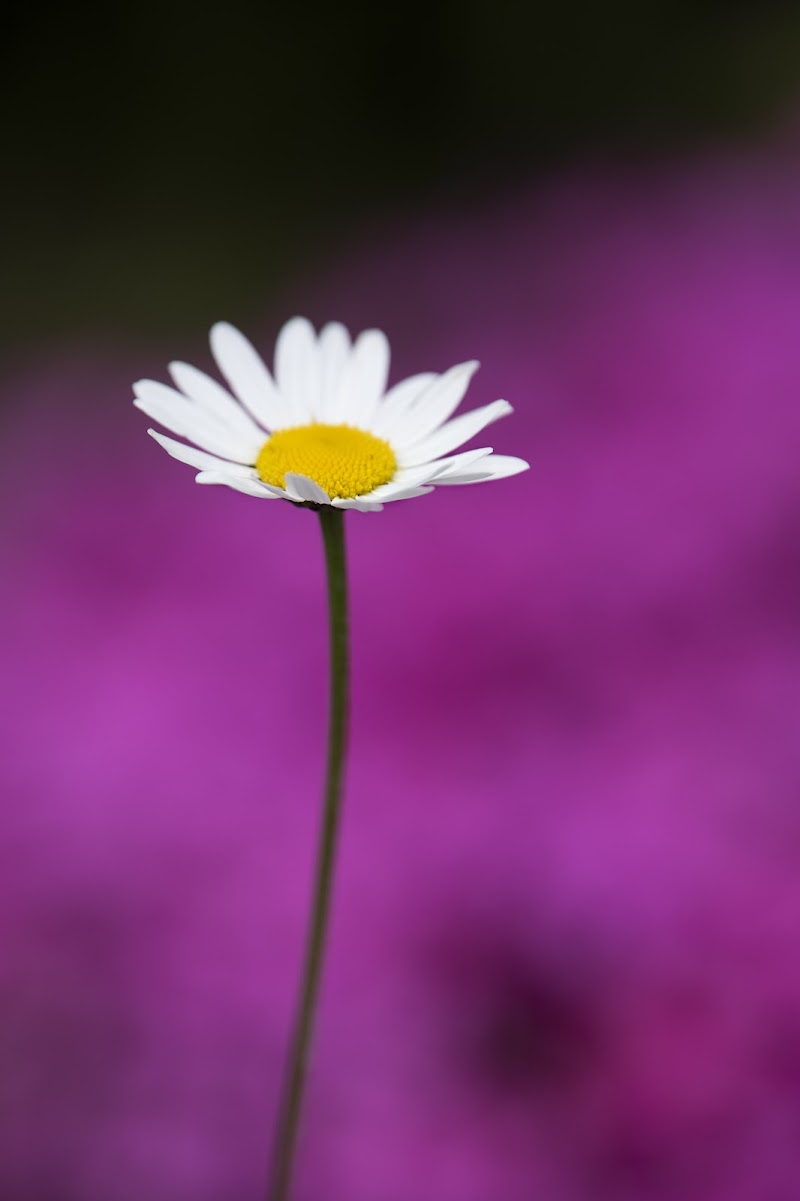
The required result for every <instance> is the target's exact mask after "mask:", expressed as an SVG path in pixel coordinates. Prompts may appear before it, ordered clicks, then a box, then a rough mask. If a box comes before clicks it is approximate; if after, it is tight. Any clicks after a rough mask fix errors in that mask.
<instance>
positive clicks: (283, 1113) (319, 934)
mask: <svg viewBox="0 0 800 1201" xmlns="http://www.w3.org/2000/svg"><path fill="white" fill-rule="evenodd" d="M319 517H320V523H321V526H322V539H323V543H324V546H325V567H326V571H327V578H328V613H329V624H330V712H329V724H328V762H327V769H326V779H325V797H324V803H323V813H322V826H321V829H320V834H319V846H318V851H317V867H316V878H315V883H314V895H313V901H312V906H311V920H310V925H309V930H308V938H307V942H306V949H305V956H304V962H303V975H302V982H301V985H300V995H299V998H298V1002H297V1010H296V1012H295V1018H294V1027H293V1032H292V1041H291V1045H290V1049H289V1057H288V1060H287V1066H286V1076H285V1079H284V1082H283V1088H282V1092H281V1099H280V1107H279V1110H278V1121H277V1125H276V1131H275V1143H274V1150H273V1157H272V1165H271V1171H270V1182H269V1188H268V1190H267V1201H287V1199H288V1197H289V1188H290V1183H291V1175H292V1164H293V1161H294V1151H295V1145H296V1142H297V1132H298V1127H299V1122H300V1110H301V1106H302V1101H303V1087H304V1084H305V1077H306V1071H307V1067H308V1059H309V1050H310V1047H311V1040H312V1037H313V1033H314V1020H315V1016H316V1010H317V1002H318V998H319V984H320V974H321V968H322V959H323V955H324V951H325V941H326V937H327V931H328V922H329V918H330V909H331V886H332V883H333V870H334V862H335V857H336V845H337V836H338V830H339V815H340V798H341V791H342V775H343V768H344V759H345V750H346V742H347V709H348V676H349V651H348V619H347V570H346V563H345V548H344V513H343V512H342V511H341V510H340V509H334V508H332V507H330V506H327V505H326V506H325V507H323V508H320V510H319Z"/></svg>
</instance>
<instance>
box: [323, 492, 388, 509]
mask: <svg viewBox="0 0 800 1201" xmlns="http://www.w3.org/2000/svg"><path fill="white" fill-rule="evenodd" d="M331 504H332V505H333V507H334V508H335V509H357V510H358V512H359V513H380V511H381V509H382V508H383V505H382V504H379V503H378V502H377V501H369V500H363V499H362V498H361V497H360V496H347V497H341V496H337V497H334V499H333V500H332V501H331Z"/></svg>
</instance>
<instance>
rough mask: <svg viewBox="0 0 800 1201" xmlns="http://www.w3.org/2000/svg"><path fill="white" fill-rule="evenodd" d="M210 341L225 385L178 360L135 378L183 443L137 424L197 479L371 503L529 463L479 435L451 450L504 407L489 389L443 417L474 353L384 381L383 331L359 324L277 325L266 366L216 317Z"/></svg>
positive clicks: (355, 504) (331, 501) (146, 406)
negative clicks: (477, 404) (163, 377)
mask: <svg viewBox="0 0 800 1201" xmlns="http://www.w3.org/2000/svg"><path fill="white" fill-rule="evenodd" d="M211 350H212V352H213V354H214V358H215V360H216V362H217V366H218V367H219V370H220V372H221V373H222V375H223V376H224V378H225V380H226V381H227V383H228V386H229V389H230V391H228V390H227V389H226V388H224V387H222V385H221V384H219V383H217V381H216V380H214V379H212V378H211V377H210V376H208V375H206V374H205V373H204V372H202V371H199V370H198V369H197V368H196V367H192V366H190V365H189V364H188V363H170V365H169V372H170V375H171V376H172V380H173V382H174V384H175V387H169V386H168V385H167V384H162V383H157V382H156V381H155V380H140V381H139V383H137V384H135V385H134V392H135V394H136V400H135V402H134V403H135V404H136V406H137V407H138V408H140V409H142V410H143V411H144V412H145V413H147V415H148V416H149V417H151V418H152V419H153V420H154V421H157V422H158V423H159V424H160V425H163V426H165V427H166V428H167V429H169V430H171V431H172V432H173V433H174V434H178V435H179V436H180V437H182V438H186V439H187V440H188V441H189V442H190V443H192V444H193V445H186V443H185V442H178V441H176V440H175V439H174V438H168V437H166V436H165V435H164V434H160V433H158V432H157V431H156V430H152V429H151V430H148V433H149V434H151V435H152V436H153V437H154V438H155V440H156V441H157V442H159V443H160V444H161V446H163V447H164V449H165V450H166V451H167V453H168V454H170V455H172V456H173V458H176V459H179V460H180V461H181V462H182V463H188V464H189V465H190V466H191V467H196V468H197V469H198V471H199V474H198V475H197V477H196V479H197V482H198V483H199V484H224V485H226V486H227V487H228V488H233V489H235V490H236V491H237V492H244V493H247V494H248V495H249V496H259V497H263V498H264V499H265V500H271V499H276V498H283V499H284V500H289V501H292V502H294V503H295V504H307V505H313V506H322V505H329V506H333V507H334V508H337V509H359V510H361V511H363V512H370V511H378V510H380V509H382V508H383V505H384V504H385V503H386V502H387V501H393V500H408V499H409V498H410V497H413V496H422V495H424V494H425V493H426V492H430V491H431V490H432V487H433V486H434V485H439V484H442V485H450V484H473V483H478V482H479V481H483V480H496V479H502V478H504V477H505V476H511V475H516V474H517V473H518V472H520V471H525V469H526V468H527V467H528V464H527V463H526V462H525V461H524V460H523V459H518V458H514V457H513V456H510V455H496V454H494V453H493V452H492V448H491V447H490V446H486V447H482V448H480V449H479V450H468V451H464V452H462V453H461V454H452V453H451V452H452V451H454V450H455V449H456V448H457V447H459V446H461V445H463V443H464V442H466V441H468V439H470V438H472V437H474V435H476V434H478V433H479V432H480V431H481V430H482V429H485V428H486V426H487V425H490V424H491V423H492V422H493V421H497V419H498V418H499V417H504V416H505V415H506V414H507V413H510V412H511V411H512V410H511V405H510V404H508V402H507V401H505V400H495V401H494V402H493V403H492V404H488V405H485V406H484V407H483V408H479V409H473V410H472V411H471V412H468V413H463V414H462V415H461V416H459V417H453V413H454V412H455V411H456V409H457V408H458V406H459V404H460V403H461V400H462V399H463V397H464V394H465V392H466V390H467V387H468V385H469V381H470V379H471V378H472V375H473V374H474V372H475V371H476V369H477V367H478V364H477V363H476V362H469V363H460V364H459V365H458V366H456V367H451V368H450V370H449V371H445V372H444V373H443V374H442V375H435V374H433V373H429V372H425V373H423V374H421V375H412V376H410V377H409V378H408V379H405V380H402V381H401V382H400V383H398V384H395V385H394V387H392V388H389V389H388V391H387V387H386V384H387V377H388V373H389V343H388V340H387V338H386V335H385V334H383V333H381V331H380V330H376V329H372V330H367V331H365V332H364V333H362V334H360V335H359V337H358V338H356V340H355V342H353V343H352V344H351V341H350V336H349V334H348V332H347V330H346V329H345V327H344V326H343V325H340V324H339V323H338V322H331V323H330V324H329V325H326V326H325V327H324V329H322V330H321V332H320V333H319V334H317V333H316V332H315V330H314V328H313V326H312V325H311V324H310V322H308V321H306V320H305V318H302V317H295V318H293V319H292V320H291V321H289V322H287V324H286V325H284V327H283V329H282V330H281V331H280V333H279V335H278V341H277V344H276V347H275V372H274V377H273V375H271V374H270V372H269V370H268V369H267V367H266V366H265V364H264V362H263V360H262V359H261V357H260V355H259V354H258V353H257V352H256V350H255V349H254V348H253V346H252V345H251V344H250V342H248V340H247V339H246V338H245V337H244V335H243V334H241V333H240V332H239V331H238V330H237V329H235V328H234V327H233V326H232V325H228V324H227V323H226V322H220V323H219V324H217V325H215V326H214V327H213V329H212V330H211Z"/></svg>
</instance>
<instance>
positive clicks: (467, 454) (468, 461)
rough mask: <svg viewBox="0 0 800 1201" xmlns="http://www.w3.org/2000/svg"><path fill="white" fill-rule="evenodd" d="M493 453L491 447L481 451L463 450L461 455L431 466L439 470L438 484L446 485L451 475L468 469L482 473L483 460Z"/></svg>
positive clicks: (441, 460) (485, 447)
mask: <svg viewBox="0 0 800 1201" xmlns="http://www.w3.org/2000/svg"><path fill="white" fill-rule="evenodd" d="M491 453H492V448H491V446H482V447H481V448H480V450H462V452H461V454H458V455H452V456H451V457H450V458H448V459H437V460H436V462H435V464H431V466H436V467H438V468H439V474H438V475H437V477H436V482H437V483H439V484H441V483H444V481H445V480H447V479H449V478H450V476H451V475H456V474H457V473H459V472H463V471H466V470H467V469H471V470H474V471H482V470H483V462H482V460H483V459H486V458H487V457H488V456H489V455H490V454H491Z"/></svg>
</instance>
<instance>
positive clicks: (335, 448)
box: [256, 423, 397, 499]
mask: <svg viewBox="0 0 800 1201" xmlns="http://www.w3.org/2000/svg"><path fill="white" fill-rule="evenodd" d="M396 470H397V460H396V459H395V457H394V451H393V450H392V448H391V446H390V445H389V443H388V442H384V440H383V438H376V437H375V435H374V434H368V433H366V431H365V430H357V429H354V428H353V427H352V426H351V425H317V424H316V423H314V424H312V425H297V426H293V427H292V428H291V429H288V430H277V431H276V432H275V433H274V434H273V435H272V437H271V438H270V440H269V442H265V443H264V445H263V446H262V448H261V451H260V453H259V456H258V458H257V460H256V471H257V472H258V474H259V476H260V477H261V479H262V480H263V481H264V483H265V484H273V485H275V486H276V487H278V488H283V487H285V483H284V479H285V476H286V472H287V471H291V472H295V473H296V474H297V475H306V476H308V478H309V479H311V480H314V482H315V483H316V484H319V486H320V488H324V490H325V491H326V492H327V494H328V496H330V498H331V499H333V498H334V497H336V496H340V497H342V498H344V497H353V496H363V495H364V493H365V492H371V491H372V489H373V488H377V487H378V485H379V484H388V483H389V480H391V479H392V478H393V477H394V473H395V471H396Z"/></svg>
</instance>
